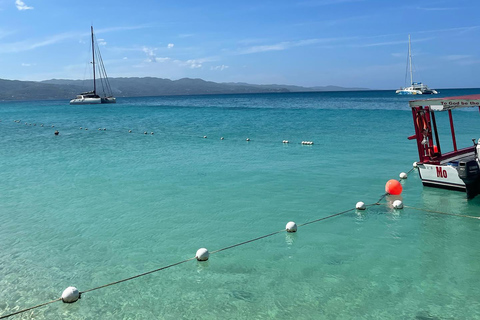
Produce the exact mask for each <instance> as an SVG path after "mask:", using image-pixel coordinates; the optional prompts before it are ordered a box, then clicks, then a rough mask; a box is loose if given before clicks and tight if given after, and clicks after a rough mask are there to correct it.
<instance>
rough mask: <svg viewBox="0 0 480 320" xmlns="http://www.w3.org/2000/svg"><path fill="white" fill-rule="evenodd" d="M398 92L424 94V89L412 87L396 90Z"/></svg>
mask: <svg viewBox="0 0 480 320" xmlns="http://www.w3.org/2000/svg"><path fill="white" fill-rule="evenodd" d="M395 93H396V94H422V91H420V90H416V89H413V88H412V87H408V88H403V89H398V90H397V91H395Z"/></svg>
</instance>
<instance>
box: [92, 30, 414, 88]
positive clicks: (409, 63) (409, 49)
mask: <svg viewBox="0 0 480 320" xmlns="http://www.w3.org/2000/svg"><path fill="white" fill-rule="evenodd" d="M92 32H93V31H92ZM410 47H411V44H410V35H408V65H409V66H410V85H412V86H413V73H412V51H411V48H410ZM94 74H95V73H94Z"/></svg>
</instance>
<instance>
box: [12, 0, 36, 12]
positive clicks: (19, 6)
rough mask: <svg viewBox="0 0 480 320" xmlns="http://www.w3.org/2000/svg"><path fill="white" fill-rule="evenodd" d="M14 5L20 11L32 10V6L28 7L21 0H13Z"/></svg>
mask: <svg viewBox="0 0 480 320" xmlns="http://www.w3.org/2000/svg"><path fill="white" fill-rule="evenodd" d="M15 5H16V6H17V9H18V10H20V11H22V10H32V9H33V7H29V6H27V5H26V4H25V2H23V1H22V0H15Z"/></svg>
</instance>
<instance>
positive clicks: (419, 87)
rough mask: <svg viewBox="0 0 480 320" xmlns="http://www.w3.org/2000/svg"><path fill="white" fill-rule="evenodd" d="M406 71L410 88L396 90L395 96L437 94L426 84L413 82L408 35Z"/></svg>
mask: <svg viewBox="0 0 480 320" xmlns="http://www.w3.org/2000/svg"><path fill="white" fill-rule="evenodd" d="M407 70H409V71H410V86H409V87H404V88H400V89H398V90H397V91H395V93H396V94H401V95H404V94H437V93H438V92H437V91H436V90H434V89H429V88H428V87H427V85H426V84H423V83H421V82H413V68H412V45H411V41H410V35H408V60H407ZM405 78H406V77H405Z"/></svg>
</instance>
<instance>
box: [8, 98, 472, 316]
mask: <svg viewBox="0 0 480 320" xmlns="http://www.w3.org/2000/svg"><path fill="white" fill-rule="evenodd" d="M472 93H477V91H476V90H443V91H442V92H441V94H440V95H439V96H446V95H463V94H472ZM408 100H409V97H401V96H395V94H394V93H393V92H390V91H377V92H336V93H295V94H258V95H225V96H189V97H185V96H183V97H150V98H123V99H122V98H119V99H118V103H117V104H116V105H101V106H70V105H68V101H49V102H47V101H35V102H32V101H30V102H3V103H0V120H1V122H0V134H1V137H2V142H1V143H0V145H1V148H0V167H1V169H2V170H0V181H1V183H0V245H1V248H2V249H1V250H0V316H1V315H6V314H9V313H12V312H15V311H17V310H20V309H24V308H28V307H31V306H34V305H37V304H40V303H44V302H47V301H49V300H53V299H56V298H58V297H60V295H61V293H62V291H63V290H64V289H65V288H66V287H68V286H75V287H77V288H78V289H79V290H80V291H85V290H89V289H92V288H96V287H98V286H101V285H104V284H107V283H111V282H114V281H117V280H121V279H124V278H128V277H131V276H134V275H137V274H141V273H143V272H147V271H150V270H155V269H158V268H161V267H163V266H168V265H170V264H173V263H176V262H180V261H183V260H185V259H189V258H192V257H194V256H195V252H196V251H197V250H198V249H199V248H202V247H205V248H208V249H209V250H210V251H215V250H218V249H222V248H225V247H228V246H231V245H234V244H238V243H241V242H244V241H247V240H250V239H254V238H257V237H261V236H263V235H267V234H270V233H273V232H276V231H280V230H282V229H284V228H285V225H286V224H287V222H289V221H295V222H296V223H297V224H303V223H306V222H310V221H314V220H316V219H319V218H322V217H327V216H329V215H332V214H335V213H338V212H343V211H346V210H349V209H352V208H354V207H355V204H356V203H357V202H358V201H363V202H365V203H366V204H373V203H375V202H377V201H378V200H379V199H380V197H381V196H382V195H383V193H384V186H385V183H386V181H388V180H389V179H398V175H399V173H400V172H408V171H409V170H410V169H411V167H412V163H413V162H414V161H417V158H418V156H417V152H416V144H415V142H414V141H409V140H407V137H408V136H410V135H412V134H413V133H414V128H413V122H412V116H411V112H410V110H409V107H408ZM438 118H439V120H438V121H439V122H442V120H441V119H440V118H441V117H440V116H438ZM15 120H19V121H18V122H16V121H15ZM454 120H455V124H456V128H457V131H458V132H457V141H458V144H459V146H460V147H464V146H468V145H470V144H471V139H472V138H477V139H478V138H480V132H479V131H478V128H479V124H480V116H479V115H478V110H475V111H474V112H458V113H456V114H455V117H454ZM42 124H43V126H42ZM52 126H53V127H52ZM87 128H88V130H86V129H87ZM104 128H105V130H104ZM99 129H101V130H99ZM55 130H58V131H59V132H60V134H59V135H58V136H55V135H54V134H53V133H54V131H55ZM129 130H131V131H132V132H131V133H129ZM144 132H146V133H147V134H144ZM152 132H153V133H154V134H151V133H152ZM204 136H206V138H204ZM221 137H224V140H221V139H220V138H221ZM247 138H249V139H250V141H246V139H247ZM282 140H289V141H290V143H289V144H283V143H282ZM301 141H313V142H314V145H311V146H305V145H301ZM441 141H442V150H444V151H445V149H450V148H451V146H450V144H451V143H450V141H449V139H448V132H447V135H446V136H445V137H443V136H442V137H441ZM402 183H403V187H404V191H403V193H402V195H401V198H402V199H403V201H404V203H405V205H406V206H408V207H407V208H405V209H403V210H393V209H392V208H391V207H390V206H389V203H390V202H391V201H392V200H394V198H387V199H383V200H382V201H381V204H382V205H380V206H373V207H369V208H368V210H366V211H364V212H356V211H355V210H351V211H348V212H346V213H344V214H342V215H339V216H336V217H334V218H330V219H326V220H322V221H319V222H316V223H312V224H308V225H304V226H301V227H299V229H298V232H297V233H294V234H287V233H285V232H279V233H277V234H274V235H272V236H270V237H267V238H263V239H261V240H258V241H254V242H250V243H247V244H244V245H242V246H238V247H234V248H231V249H228V250H224V251H221V252H218V253H215V254H212V255H211V256H210V259H209V261H207V262H197V261H195V260H193V261H189V262H186V263H183V264H180V265H177V266H174V267H171V268H168V269H165V270H162V271H159V272H156V273H152V274H149V275H146V276H143V277H140V278H137V279H134V280H131V281H127V282H124V283H121V284H117V285H113V286H110V287H106V288H102V289H99V290H95V291H91V292H87V293H85V294H84V295H83V296H82V299H81V300H79V301H78V302H76V303H74V304H63V303H61V302H56V303H53V304H50V305H48V306H45V307H42V308H38V309H36V310H34V311H30V312H26V313H24V314H22V315H17V316H14V317H12V319H292V318H293V319H476V318H480V311H479V310H480V308H479V307H480V305H479V302H478V299H477V297H478V296H480V286H479V285H478V274H479V272H480V263H479V261H480V242H479V241H478V239H479V237H480V220H478V219H472V218H465V217H459V216H452V215H442V214H438V213H437V214H435V213H428V212H426V211H424V210H425V209H428V210H433V211H441V212H447V213H453V214H461V215H467V216H474V217H478V216H480V198H479V197H477V198H476V199H473V200H470V201H467V200H466V197H465V194H463V193H460V192H453V191H445V190H439V189H433V188H426V187H423V186H422V185H421V181H420V179H419V177H418V173H417V172H415V171H413V172H411V173H410V174H409V177H408V179H407V180H404V181H402Z"/></svg>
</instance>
